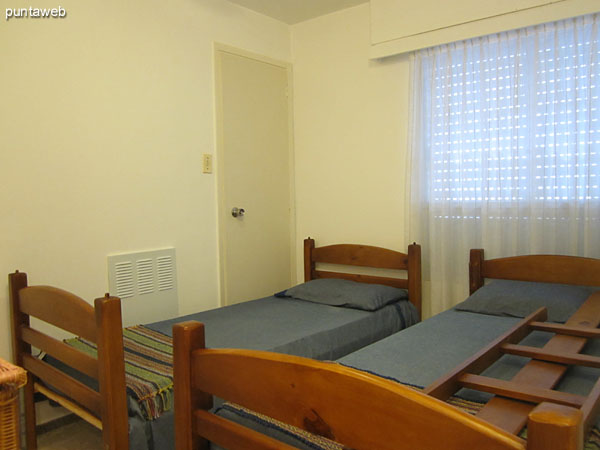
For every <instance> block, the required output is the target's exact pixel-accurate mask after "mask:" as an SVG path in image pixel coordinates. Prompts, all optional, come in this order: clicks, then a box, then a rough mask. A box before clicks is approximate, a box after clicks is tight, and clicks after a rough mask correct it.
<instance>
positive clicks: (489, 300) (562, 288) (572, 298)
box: [454, 280, 600, 323]
mask: <svg viewBox="0 0 600 450" xmlns="http://www.w3.org/2000/svg"><path fill="white" fill-rule="evenodd" d="M598 290H600V287H589V286H573V285H568V284H556V283H534V282H531V281H513V280H494V281H492V282H491V283H489V284H486V285H485V286H483V287H481V288H479V289H478V290H476V291H475V292H474V293H473V295H471V296H470V297H469V298H467V299H466V300H465V301H464V302H462V303H459V304H458V305H456V306H455V307H454V308H455V309H457V310H458V311H468V312H474V313H481V314H490V315H494V316H509V317H526V316H528V315H529V314H531V313H532V312H534V311H535V310H536V309H538V308H541V307H542V306H545V307H546V308H547V309H548V320H549V321H550V322H561V323H562V322H566V321H567V320H568V319H569V317H571V316H572V315H573V313H574V312H575V311H577V310H578V309H579V307H580V306H581V304H582V303H583V302H585V300H586V299H587V298H588V297H589V296H590V294H592V292H595V291H598Z"/></svg>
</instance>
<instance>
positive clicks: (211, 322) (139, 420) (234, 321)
mask: <svg viewBox="0 0 600 450" xmlns="http://www.w3.org/2000/svg"><path fill="white" fill-rule="evenodd" d="M188 320H196V321H199V322H203V323H204V324H205V332H206V346H207V347H209V348H245V349H252V350H267V351H274V352H278V353H287V354H291V355H297V356H304V357H308V358H314V359H322V360H335V359H337V358H340V357H342V356H344V355H347V354H348V353H351V352H353V351H355V350H357V349H359V348H361V347H364V346H365V345H368V344H370V343H372V342H376V341H377V340H379V339H382V338H384V337H386V336H389V335H390V334H392V333H395V332H397V331H399V330H402V329H404V328H405V327H408V326H410V325H413V324H414V323H416V322H417V321H418V316H417V313H416V309H415V308H414V306H413V305H412V304H411V303H409V302H408V301H400V302H398V303H394V304H391V305H388V306H385V307H383V308H381V309H380V310H378V311H375V312H369V311H362V310H358V309H350V308H342V307H337V306H328V305H323V304H317V303H311V302H306V301H301V300H296V299H293V298H277V297H266V298H263V299H259V300H253V301H249V302H244V303H239V304H236V305H231V306H227V307H223V308H218V309H213V310H210V311H204V312H200V313H196V314H190V315H188V316H183V317H178V318H176V319H171V320H165V321H161V322H155V323H151V324H146V327H148V328H150V329H153V330H155V331H159V332H161V333H164V334H167V335H169V336H171V335H172V327H173V325H174V324H175V323H178V322H183V321H188ZM137 408H138V407H137V405H135V404H133V402H129V409H130V418H129V426H130V433H129V437H130V448H132V449H136V450H146V449H148V450H169V449H173V448H174V444H175V443H174V432H173V430H174V417H173V412H172V411H168V412H166V413H164V414H163V415H162V416H160V417H159V418H158V419H156V420H152V421H146V420H144V419H143V414H142V412H141V411H139V410H138V409H137Z"/></svg>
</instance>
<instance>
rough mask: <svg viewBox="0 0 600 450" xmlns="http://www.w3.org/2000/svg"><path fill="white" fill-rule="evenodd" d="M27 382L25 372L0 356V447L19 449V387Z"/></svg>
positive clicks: (2, 449)
mask: <svg viewBox="0 0 600 450" xmlns="http://www.w3.org/2000/svg"><path fill="white" fill-rule="evenodd" d="M25 383H27V374H26V372H25V371H24V370H23V369H21V368H20V367H17V366H14V365H12V364H10V363H9V362H7V361H5V360H3V359H2V358H0V449H1V450H19V449H20V448H21V444H20V436H19V396H18V395H17V393H18V390H19V388H20V387H22V386H23V385H25Z"/></svg>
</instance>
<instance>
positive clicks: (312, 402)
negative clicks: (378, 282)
mask: <svg viewBox="0 0 600 450" xmlns="http://www.w3.org/2000/svg"><path fill="white" fill-rule="evenodd" d="M173 338H174V376H175V442H176V448H177V449H178V450H191V449H207V448H208V442H209V441H210V442H214V443H217V444H219V445H222V446H223V447H225V448H228V449H231V450H236V449H248V448H252V449H283V450H292V447H290V446H289V445H286V444H283V443H281V442H280V441H277V440H274V439H272V438H270V437H267V436H265V435H262V434H260V433H258V432H256V431H253V430H250V429H248V428H246V427H244V426H242V425H239V424H237V423H234V422H232V421H229V420H227V419H225V418H222V417H219V416H217V415H215V414H212V413H211V412H209V409H210V407H211V405H212V401H211V399H212V397H211V396H212V395H213V394H214V395H216V396H218V397H220V398H223V399H225V400H228V401H231V402H234V403H236V404H238V405H241V406H244V407H247V408H249V409H251V410H253V411H256V412H258V413H261V414H265V415H267V416H269V417H272V418H274V419H276V420H279V421H282V422H285V423H287V424H290V425H292V426H295V427H298V428H302V429H304V430H306V431H309V432H311V433H315V434H318V435H320V436H323V437H326V438H328V439H331V440H333V441H336V442H339V443H341V444H342V445H344V446H345V448H352V449H356V450H367V449H368V450H373V449H378V450H408V449H411V450H412V449H415V448H418V449H422V450H433V449H435V450H439V449H440V448H444V449H447V450H458V449H461V450H464V449H465V448H481V449H486V450H495V449H525V443H524V441H523V440H522V439H520V438H518V437H516V436H514V435H512V434H510V433H507V432H505V431H503V430H501V429H500V428H497V427H495V426H493V425H490V424H489V423H486V422H484V421H483V420H480V419H477V418H475V417H473V416H471V415H469V414H467V413H465V412H463V411H460V410H458V409H456V408H454V407H453V406H451V405H448V404H446V403H444V402H442V401H439V400H437V399H435V398H433V397H431V396H428V395H425V394H423V393H421V392H418V391H416V390H414V389H411V388H409V387H406V386H403V385H401V384H399V383H395V382H392V381H388V380H385V379H383V378H380V377H377V376H374V375H370V374H368V373H364V372H360V371H358V370H354V369H351V368H348V367H344V366H341V365H338V364H335V363H325V362H320V361H314V360H311V359H306V358H300V357H295V356H289V355H282V354H276V353H270V352H259V351H251V350H231V349H221V350H216V349H205V348H204V326H203V325H202V324H200V323H198V322H185V323H181V324H177V325H175V326H174V327H173ZM530 448H532V449H535V450H542V448H543V449H544V450H547V448H546V447H540V446H538V447H530Z"/></svg>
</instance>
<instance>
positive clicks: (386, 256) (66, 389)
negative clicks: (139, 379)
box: [9, 238, 421, 450]
mask: <svg viewBox="0 0 600 450" xmlns="http://www.w3.org/2000/svg"><path fill="white" fill-rule="evenodd" d="M304 257H305V263H304V268H305V277H306V280H307V281H308V280H312V279H316V278H331V277H337V278H345V279H350V280H355V281H361V282H365V283H380V284H386V285H391V286H396V287H401V288H405V289H408V291H409V300H410V301H411V302H412V303H413V304H414V305H415V307H416V308H417V310H418V311H419V315H420V310H421V249H420V246H419V245H417V244H412V245H410V246H409V247H408V253H406V254H405V253H401V252H396V251H392V250H388V249H384V248H379V247H372V246H367V245H354V244H340V245H330V246H325V247H315V242H314V240H313V239H310V238H308V239H306V240H305V241H304ZM317 263H332V264H340V265H346V266H365V267H373V268H384V269H394V270H399V271H408V278H407V279H396V278H386V277H377V276H367V275H353V274H348V273H339V272H324V271H320V270H317V269H316V264H317ZM9 289H10V299H11V317H12V335H13V356H14V361H15V363H16V364H18V365H19V366H21V367H24V368H25V369H27V371H28V384H27V385H26V387H25V418H26V439H27V441H26V442H27V448H28V449H29V450H34V449H36V448H37V436H36V430H35V423H36V419H35V407H34V393H35V392H40V393H42V394H44V395H45V396H46V397H48V398H50V399H52V400H54V401H56V402H58V403H59V404H61V405H62V406H64V407H65V408H67V409H69V410H70V411H72V412H74V413H75V414H77V415H78V416H80V417H82V418H83V419H84V420H86V421H88V422H89V423H91V424H92V425H94V426H96V427H97V428H99V429H101V430H102V435H103V442H104V448H105V449H113V450H121V449H126V448H128V446H129V445H128V441H129V439H128V413H127V400H126V389H125V368H124V358H123V335H122V321H121V307H120V300H119V298H117V297H110V296H109V295H108V294H106V296H105V297H102V298H98V299H96V300H95V302H94V307H92V306H91V305H90V304H89V303H88V302H86V301H85V300H83V299H81V298H79V297H77V296H76V295H73V294H71V293H69V292H67V291H63V290H61V289H58V288H54V287H48V286H28V283H27V275H26V274H25V273H20V272H18V271H17V272H15V273H12V274H10V275H9ZM30 316H31V317H35V318H38V319H41V320H43V321H44V322H47V323H50V324H52V325H54V326H57V327H58V328H61V329H63V330H66V331H68V332H70V333H73V334H75V335H77V336H81V337H83V338H85V339H88V340H90V341H92V342H95V343H96V344H97V346H98V359H94V358H92V357H90V356H88V355H86V354H84V353H82V352H80V351H78V350H76V349H74V348H72V347H70V346H68V345H66V344H65V343H63V342H61V341H59V340H57V339H54V338H52V337H51V336H48V335H46V334H44V333H42V332H40V331H38V330H35V329H33V328H32V327H31V326H30V320H29V319H30ZM32 346H33V347H36V348H38V349H40V350H42V351H44V352H46V353H48V354H50V355H51V356H53V357H54V358H56V359H58V360H60V361H62V362H63V363H65V364H67V365H69V366H71V367H73V368H75V369H77V370H79V371H80V372H82V373H84V374H86V375H88V376H90V377H92V378H94V379H97V380H98V382H99V392H96V391H94V390H93V389H90V388H89V387H87V386H86V385H84V384H82V383H81V382H79V381H77V380H75V379H73V378H72V377H70V376H68V375H66V374H65V373H63V372H61V371H60V370H57V369H55V368H54V367H52V366H50V365H48V364H46V363H45V362H43V361H42V360H40V359H37V358H35V357H33V356H32V355H31V347H32ZM45 383H47V384H49V385H52V386H54V387H55V388H57V389H58V390H60V391H61V392H63V393H64V394H65V395H60V394H58V393H56V392H55V391H53V390H50V389H48V388H47V387H46V384H45Z"/></svg>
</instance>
